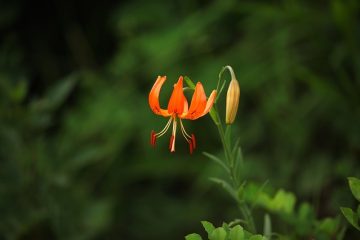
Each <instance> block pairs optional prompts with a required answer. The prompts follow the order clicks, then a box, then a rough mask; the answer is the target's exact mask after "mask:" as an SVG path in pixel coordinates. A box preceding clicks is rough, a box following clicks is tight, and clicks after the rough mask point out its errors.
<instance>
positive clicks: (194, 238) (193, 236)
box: [185, 233, 202, 240]
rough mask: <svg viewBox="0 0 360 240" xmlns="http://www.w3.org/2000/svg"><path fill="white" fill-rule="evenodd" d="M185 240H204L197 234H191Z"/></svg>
mask: <svg viewBox="0 0 360 240" xmlns="http://www.w3.org/2000/svg"><path fill="white" fill-rule="evenodd" d="M185 240H202V238H201V236H200V235H199V234H197V233H191V234H189V235H186V236H185Z"/></svg>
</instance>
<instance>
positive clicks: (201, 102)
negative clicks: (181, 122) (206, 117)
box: [180, 82, 206, 119]
mask: <svg viewBox="0 0 360 240" xmlns="http://www.w3.org/2000/svg"><path fill="white" fill-rule="evenodd" d="M205 107H206V95H205V91H204V88H203V85H202V84H201V83H200V82H198V83H197V84H196V87H195V91H194V94H193V96H192V99H191V104H190V108H189V111H188V112H187V113H186V114H185V115H184V114H183V115H182V116H180V118H186V119H196V118H198V117H200V116H201V115H202V113H203V112H204V110H205Z"/></svg>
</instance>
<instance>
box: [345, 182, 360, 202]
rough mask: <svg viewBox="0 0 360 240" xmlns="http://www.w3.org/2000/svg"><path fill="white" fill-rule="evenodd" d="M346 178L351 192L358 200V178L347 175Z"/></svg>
mask: <svg viewBox="0 0 360 240" xmlns="http://www.w3.org/2000/svg"><path fill="white" fill-rule="evenodd" d="M348 180H349V186H350V189H351V192H352V194H353V195H354V197H355V198H356V199H357V200H358V201H359V202H360V179H358V178H354V177H349V178H348Z"/></svg>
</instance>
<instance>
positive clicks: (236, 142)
mask: <svg viewBox="0 0 360 240" xmlns="http://www.w3.org/2000/svg"><path fill="white" fill-rule="evenodd" d="M239 145H240V138H239V137H238V138H237V139H236V141H235V144H234V147H233V149H232V150H231V154H232V155H233V156H234V155H235V153H236V152H237V150H238V147H239ZM235 157H236V156H235Z"/></svg>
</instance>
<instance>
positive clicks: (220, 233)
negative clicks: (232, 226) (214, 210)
mask: <svg viewBox="0 0 360 240" xmlns="http://www.w3.org/2000/svg"><path fill="white" fill-rule="evenodd" d="M226 235H227V234H226V231H225V229H224V228H222V227H218V228H215V229H214V231H213V232H212V233H211V235H210V236H209V240H225V239H226Z"/></svg>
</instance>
